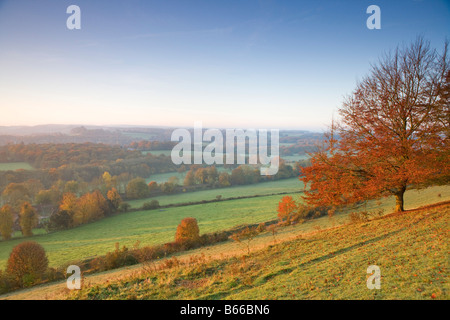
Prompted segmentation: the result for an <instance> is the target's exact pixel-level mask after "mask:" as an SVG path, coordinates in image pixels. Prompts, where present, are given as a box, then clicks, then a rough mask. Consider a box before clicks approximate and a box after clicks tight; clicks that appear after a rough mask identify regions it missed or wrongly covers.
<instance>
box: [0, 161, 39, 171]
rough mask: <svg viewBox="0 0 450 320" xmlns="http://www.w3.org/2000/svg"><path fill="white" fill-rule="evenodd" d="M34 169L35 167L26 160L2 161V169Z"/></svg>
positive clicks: (0, 164) (0, 166)
mask: <svg viewBox="0 0 450 320" xmlns="http://www.w3.org/2000/svg"><path fill="white" fill-rule="evenodd" d="M20 169H22V170H33V167H32V166H31V165H30V164H28V163H26V162H4V163H0V171H8V170H12V171H14V170H20Z"/></svg>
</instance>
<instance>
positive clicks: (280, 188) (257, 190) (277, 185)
mask: <svg viewBox="0 0 450 320" xmlns="http://www.w3.org/2000/svg"><path fill="white" fill-rule="evenodd" d="M302 190H303V184H302V182H301V181H299V180H298V179H297V178H291V179H283V180H277V181H270V182H261V183H257V184H250V185H244V186H235V187H229V188H220V189H210V190H201V191H195V192H186V193H181V194H180V193H178V194H173V195H164V196H158V197H153V198H147V199H139V200H132V201H128V203H129V204H130V205H131V207H132V208H140V207H142V205H143V204H144V203H145V202H149V201H151V200H153V199H156V200H158V201H159V204H160V205H168V204H176V203H186V202H197V201H202V200H213V199H216V196H218V195H221V196H222V199H226V198H232V197H246V196H252V195H270V194H274V193H281V192H297V191H302Z"/></svg>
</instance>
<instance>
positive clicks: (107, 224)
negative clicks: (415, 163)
mask: <svg viewBox="0 0 450 320" xmlns="http://www.w3.org/2000/svg"><path fill="white" fill-rule="evenodd" d="M249 187H251V186H249ZM230 190H231V189H230ZM438 194H440V195H441V196H440V197H438ZM293 196H294V197H299V194H295V195H293ZM280 198H281V196H280V195H276V196H267V197H258V198H248V199H240V200H231V201H222V202H215V203H208V204H201V205H192V206H185V207H176V208H169V209H163V210H151V211H137V212H130V213H124V214H120V215H117V216H114V217H109V218H105V219H103V220H100V221H97V222H94V223H90V224H87V225H83V226H80V227H77V228H74V229H70V230H65V231H58V232H54V233H50V234H44V235H38V236H34V237H32V238H29V239H32V240H34V241H36V242H38V243H40V244H41V245H42V246H43V247H44V248H45V250H46V251H47V254H48V257H49V261H50V265H51V266H59V265H63V264H65V263H67V262H70V261H75V260H82V259H85V258H88V257H92V256H96V255H103V254H105V253H106V252H109V251H113V250H114V244H115V243H116V242H119V243H120V244H121V245H127V246H132V245H133V244H134V243H135V242H136V241H137V240H139V241H140V242H141V244H142V245H153V244H160V243H164V242H168V241H173V239H174V235H175V230H176V227H177V225H178V224H179V222H180V221H181V219H183V218H185V217H194V218H196V219H197V220H198V222H199V227H200V232H201V233H208V232H214V231H220V230H224V229H229V228H231V227H234V226H237V225H242V224H252V223H259V222H263V221H268V220H272V219H275V218H276V215H277V212H276V207H277V204H278V202H279V200H280ZM445 200H450V186H442V187H432V188H428V189H426V190H422V191H408V192H407V193H406V209H408V208H415V207H418V206H421V205H424V204H429V203H435V202H439V201H445ZM394 204H395V202H394V199H393V198H392V197H391V198H387V199H385V200H383V201H382V202H381V203H378V202H377V201H373V202H372V203H371V204H369V206H368V207H367V209H369V210H370V209H379V208H383V209H385V212H386V213H387V212H391V210H392V209H393V208H394ZM346 219H347V215H346V214H339V215H336V217H335V218H334V219H332V220H329V219H328V218H327V219H325V220H320V221H322V222H321V223H324V224H329V223H331V224H336V223H337V224H339V223H342V222H344V221H346ZM25 240H27V239H25V238H17V239H12V240H8V241H1V242H0V268H2V269H3V268H4V267H5V264H6V260H7V259H8V256H9V253H10V252H11V250H12V248H13V247H14V246H15V245H17V244H19V243H20V242H22V241H25Z"/></svg>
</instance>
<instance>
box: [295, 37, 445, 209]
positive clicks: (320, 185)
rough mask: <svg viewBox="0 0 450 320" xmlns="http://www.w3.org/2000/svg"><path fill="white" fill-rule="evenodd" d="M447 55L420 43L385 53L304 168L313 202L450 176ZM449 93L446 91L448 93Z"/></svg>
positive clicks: (366, 195)
mask: <svg viewBox="0 0 450 320" xmlns="http://www.w3.org/2000/svg"><path fill="white" fill-rule="evenodd" d="M448 75H449V58H448V54H447V43H446V44H445V46H444V49H443V51H442V52H441V53H439V52H438V51H437V50H435V49H432V48H430V44H429V43H428V42H426V41H424V40H423V39H421V38H418V39H417V40H416V41H415V42H414V43H412V44H411V45H410V46H408V47H403V48H397V49H396V50H395V51H393V52H392V53H389V54H386V55H384V56H383V57H382V58H381V59H380V60H379V62H378V63H377V64H375V65H373V66H372V67H371V70H370V73H369V75H368V76H366V77H365V78H363V79H362V80H361V81H360V82H359V83H358V84H357V87H356V89H355V91H354V92H353V93H352V94H351V95H350V96H349V97H347V98H346V99H345V101H344V103H343V106H342V107H341V108H340V109H339V114H340V116H341V118H340V119H339V120H338V121H336V122H333V123H332V125H331V130H330V133H328V134H327V136H326V143H325V144H324V146H323V147H322V148H321V149H320V150H319V151H318V152H317V153H315V154H314V156H313V157H312V159H311V164H312V165H311V166H310V167H307V168H302V169H301V173H302V176H301V178H300V179H301V180H303V182H304V183H305V186H306V185H308V186H309V190H308V189H306V191H305V199H306V201H307V202H308V203H310V204H315V205H326V206H328V205H332V206H339V205H348V204H355V203H363V202H364V201H366V200H369V199H374V198H381V197H385V196H389V195H394V196H395V199H396V211H397V212H398V211H403V210H404V193H405V191H406V190H407V189H409V188H414V187H423V186H426V185H427V184H429V183H430V182H433V181H434V180H435V179H437V178H439V177H441V178H442V177H447V178H446V182H447V183H448V181H449V180H448V177H449V168H450V165H449V162H448V159H449V144H448V141H449V140H448V139H449V120H450V113H449V105H450V104H449V98H448ZM446 92H447V93H446Z"/></svg>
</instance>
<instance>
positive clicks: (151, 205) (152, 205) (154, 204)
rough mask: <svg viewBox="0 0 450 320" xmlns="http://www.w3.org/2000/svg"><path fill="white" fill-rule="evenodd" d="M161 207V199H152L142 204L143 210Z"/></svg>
mask: <svg viewBox="0 0 450 320" xmlns="http://www.w3.org/2000/svg"><path fill="white" fill-rule="evenodd" d="M158 208H159V201H158V200H152V201H150V202H145V203H144V204H143V205H142V210H153V209H158Z"/></svg>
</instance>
